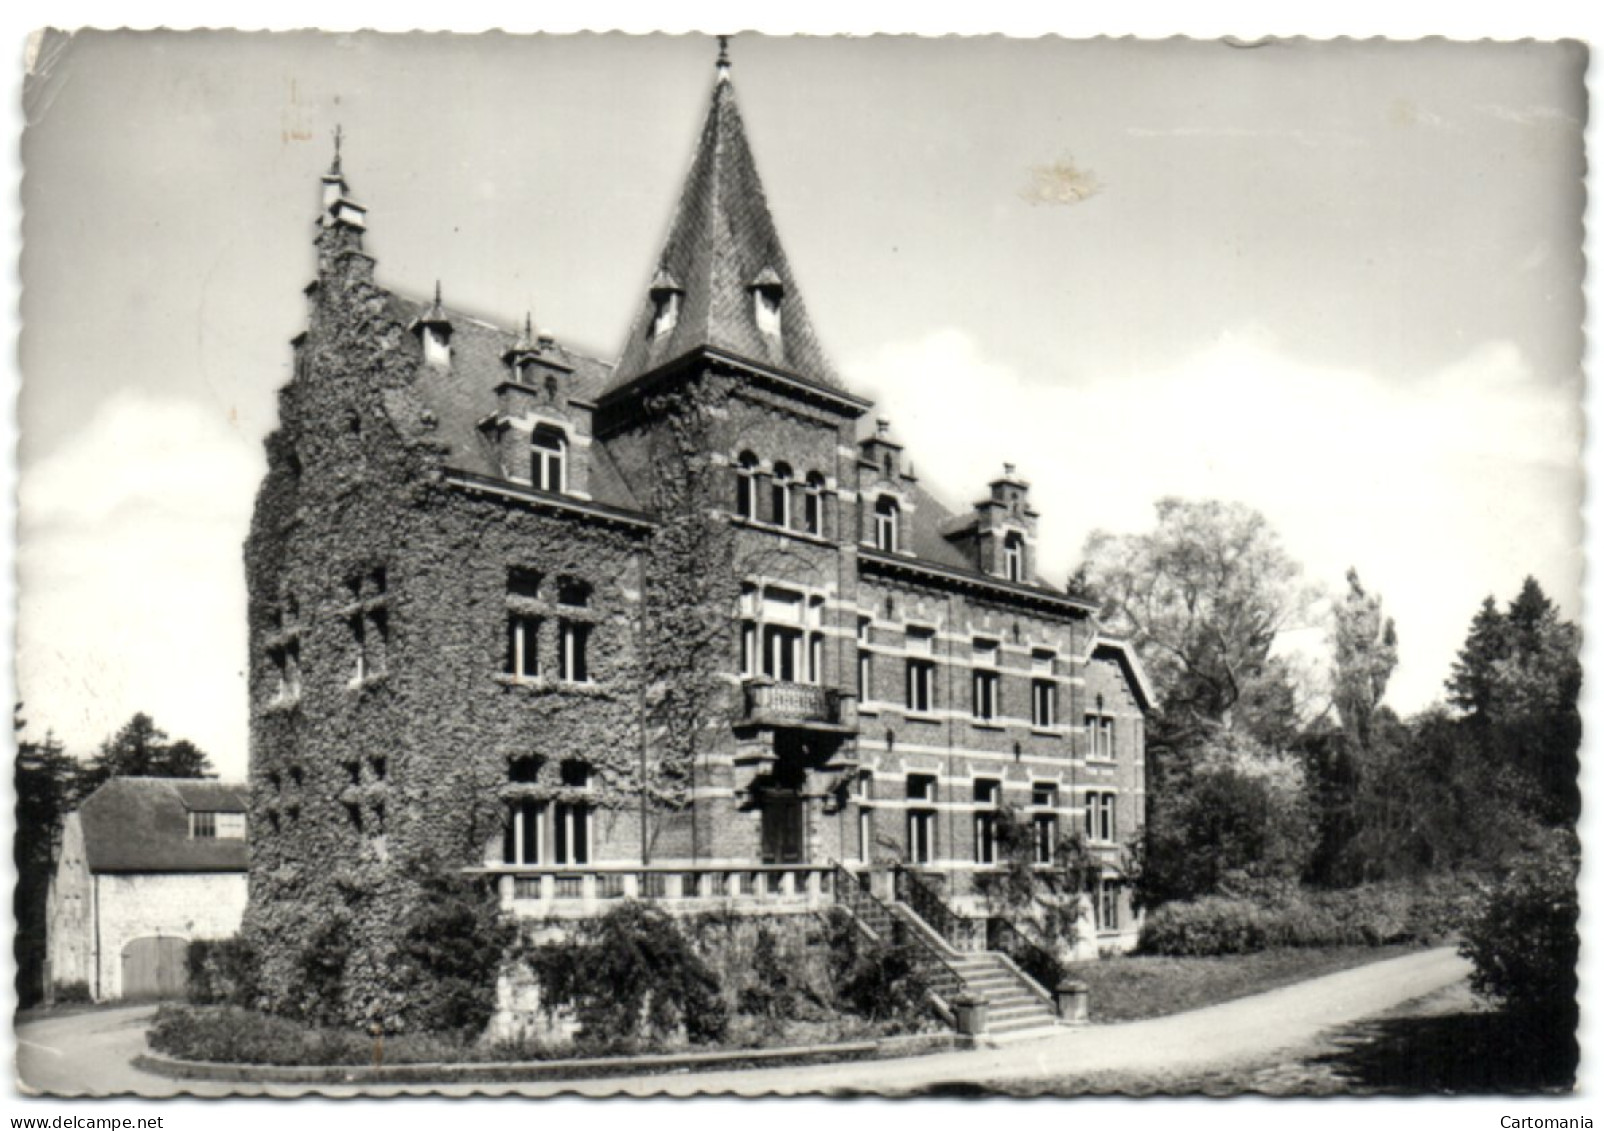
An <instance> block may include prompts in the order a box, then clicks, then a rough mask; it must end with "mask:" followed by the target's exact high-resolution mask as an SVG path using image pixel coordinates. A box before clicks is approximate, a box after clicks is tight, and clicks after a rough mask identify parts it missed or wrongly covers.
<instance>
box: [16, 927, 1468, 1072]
mask: <svg viewBox="0 0 1604 1131" xmlns="http://www.w3.org/2000/svg"><path fill="white" fill-rule="evenodd" d="M1469 970H1470V965H1469V963H1468V962H1466V961H1465V960H1464V959H1463V958H1460V957H1459V956H1458V955H1457V954H1456V953H1455V952H1454V951H1453V950H1452V949H1450V948H1446V947H1445V948H1438V949H1435V950H1426V951H1421V952H1419V953H1416V954H1409V955H1405V956H1404V957H1402V958H1394V959H1389V960H1387V961H1384V962H1375V963H1371V964H1369V965H1366V966H1358V967H1354V968H1353V969H1351V970H1343V971H1339V972H1338V973H1335V974H1327V975H1325V976H1324V977H1320V978H1315V979H1312V980H1310V981H1307V982H1300V983H1298V984H1296V985H1292V986H1284V987H1282V988H1281V989H1278V990H1271V991H1269V992H1268V993H1263V994H1255V995H1253V996H1252V997H1246V998H1240V999H1238V1000H1237V1001H1232V1002H1227V1003H1225V1004H1224V1005H1215V1006H1210V1007H1208V1008H1206V1009H1198V1010H1193V1011H1192V1012H1190V1013H1180V1014H1175V1015H1173V1016H1170V1017H1158V1018H1154V1019H1152V1020H1149V1021H1133V1022H1128V1023H1125V1024H1121V1025H1099V1026H1095V1027H1088V1028H1083V1029H1068V1030H1064V1031H1062V1032H1060V1033H1057V1034H1054V1035H1052V1036H1050V1037H1045V1038H1042V1039H1039V1040H1034V1041H1022V1042H1020V1043H1018V1044H1012V1045H1005V1046H1003V1047H1001V1048H997V1049H977V1050H974V1051H970V1052H952V1053H940V1054H938V1055H935V1056H924V1057H910V1058H907V1059H903V1060H881V1061H861V1062H854V1063H850V1064H829V1065H813V1066H809V1067H804V1068H765V1069H753V1070H746V1071H732V1072H703V1073H696V1074H681V1075H661V1076H638V1077H614V1078H611V1079H606V1080H597V1081H591V1082H585V1081H565V1082H552V1083H531V1084H488V1085H469V1084H454V1085H447V1086H433V1087H430V1086H425V1085H417V1086H388V1087H371V1088H359V1087H352V1086H333V1087H323V1088H312V1087H305V1086H302V1085H276V1084H275V1085H227V1084H210V1083H191V1084H185V1083H183V1082H181V1081H174V1080H168V1079H165V1078H164V1077H160V1076H153V1075H150V1074H148V1073H143V1072H139V1071H137V1070H136V1069H134V1068H133V1067H132V1066H131V1065H130V1064H129V1061H130V1060H131V1059H132V1058H133V1057H134V1056H136V1055H138V1054H139V1053H140V1052H143V1051H144V1028H145V1025H146V1024H147V1023H148V1021H149V1018H150V1014H151V1012H152V1011H151V1009H150V1008H149V1007H146V1008H143V1009H141V1008H131V1009H121V1010H111V1011H106V1012H97V1013H83V1014H78V1015H75V1016H72V1017H62V1018H55V1019H51V1020H45V1021H35V1022H29V1023H26V1024H24V1025H22V1026H20V1027H19V1030H18V1056H17V1060H18V1071H19V1076H20V1077H21V1080H22V1083H23V1086H24V1087H26V1088H31V1089H33V1090H38V1091H46V1092H50V1093H53V1094H58V1095H85V1094H92V1095H107V1094H119V1093H122V1094H126V1093H134V1094H137V1095H147V1096H156V1095H173V1094H177V1093H183V1092H189V1093H191V1094H196V1095H224V1094H235V1095H278V1096H289V1095H302V1094H305V1093H308V1092H322V1093H324V1094H327V1095H352V1094H368V1095H394V1094H400V1093H422V1092H437V1093H440V1094H445V1095H469V1094H474V1093H479V1094H487V1095H500V1094H507V1093H517V1094H521V1095H551V1094H553V1093H558V1092H577V1093H582V1094H585V1095H606V1094H615V1093H620V1092H622V1093H628V1094H635V1095H651V1094H666V1095H676V1096H684V1095H695V1094H704V1095H705V1094H708V1093H719V1092H743V1093H746V1094H754V1093H774V1094H780V1095H796V1094H817V1093H828V1092H881V1093H894V1092H900V1091H908V1090H913V1089H923V1088H929V1087H932V1086H940V1085H944V1084H955V1083H967V1084H986V1083H990V1082H995V1081H1001V1080H1008V1081H1029V1080H1032V1079H1046V1078H1052V1077H1061V1076H1064V1075H1066V1074H1069V1075H1073V1074H1076V1073H1080V1072H1086V1073H1092V1072H1109V1071H1120V1072H1134V1073H1141V1072H1144V1071H1154V1072H1166V1073H1175V1072H1182V1071H1199V1070H1206V1069H1213V1068H1220V1067H1225V1066H1227V1065H1231V1064H1238V1063H1243V1062H1247V1061H1255V1060H1262V1059H1264V1058H1266V1057H1270V1056H1274V1055H1276V1054H1277V1053H1279V1052H1282V1051H1284V1050H1290V1049H1294V1048H1299V1047H1301V1046H1305V1045H1308V1044H1311V1043H1312V1042H1314V1041H1315V1040H1316V1039H1317V1038H1318V1036H1319V1034H1320V1033H1321V1031H1322V1030H1325V1029H1328V1028H1330V1027H1331V1026H1334V1025H1342V1024H1347V1023H1349V1022H1352V1021H1356V1020H1358V1019H1360V1018H1364V1017H1369V1016H1372V1015H1374V1014H1377V1013H1381V1012H1383V1011H1385V1010H1387V1009H1390V1008H1392V1007H1393V1006H1396V1005H1399V1004H1401V1003H1403V1002H1406V1001H1410V1000H1413V999H1415V998H1418V997H1424V996H1425V995H1427V994H1431V993H1435V992H1436V991H1438V990H1440V989H1442V988H1443V987H1445V986H1449V985H1452V984H1454V983H1455V982H1457V981H1460V980H1462V979H1463V978H1464V977H1465V976H1466V975H1467V974H1468V973H1469Z"/></svg>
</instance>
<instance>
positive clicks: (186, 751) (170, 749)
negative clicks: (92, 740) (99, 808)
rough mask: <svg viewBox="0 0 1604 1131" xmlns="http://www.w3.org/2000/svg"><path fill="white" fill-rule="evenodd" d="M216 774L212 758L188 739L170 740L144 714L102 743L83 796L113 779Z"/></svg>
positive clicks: (89, 767)
mask: <svg viewBox="0 0 1604 1131" xmlns="http://www.w3.org/2000/svg"><path fill="white" fill-rule="evenodd" d="M212 773H213V770H212V764H211V759H209V758H208V757H207V756H206V754H205V752H203V751H202V750H200V749H199V748H198V747H197V746H196V745H195V744H194V743H193V742H190V741H189V740H188V739H179V740H178V741H177V742H169V741H168V740H167V732H166V731H164V730H162V729H161V728H160V727H158V726H157V725H156V723H155V721H154V720H153V719H152V718H151V717H150V716H149V715H147V714H145V713H144V712H142V711H141V712H139V713H137V714H135V715H134V717H133V718H131V719H129V720H128V722H126V723H124V724H123V727H122V729H121V730H119V731H118V732H117V733H116V734H115V735H113V736H112V737H110V738H108V739H106V741H104V742H102V743H101V744H100V750H99V752H98V753H96V754H95V756H94V758H93V759H91V760H90V763H89V766H88V767H87V768H86V769H85V771H84V782H83V793H84V794H85V795H87V794H89V793H90V792H92V791H93V790H94V789H95V788H96V787H97V786H99V785H100V784H101V783H102V782H105V781H106V780H107V779H109V778H114V777H134V778H200V777H207V776H209V775H211V774H212Z"/></svg>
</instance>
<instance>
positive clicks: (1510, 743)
mask: <svg viewBox="0 0 1604 1131" xmlns="http://www.w3.org/2000/svg"><path fill="white" fill-rule="evenodd" d="M1580 651H1581V634H1580V633H1579V632H1578V631H1577V628H1576V626H1575V625H1574V624H1572V623H1570V622H1569V621H1564V620H1561V619H1560V616H1559V610H1558V609H1557V608H1556V607H1555V606H1554V603H1553V602H1552V601H1550V600H1549V599H1548V595H1547V594H1545V593H1544V592H1543V588H1542V586H1541V585H1539V584H1538V583H1537V581H1536V579H1535V578H1531V577H1528V578H1527V579H1526V581H1525V583H1524V584H1523V585H1522V586H1521V590H1520V593H1519V594H1517V595H1516V597H1515V599H1514V600H1513V601H1511V602H1510V603H1509V607H1508V610H1507V611H1506V612H1503V613H1500V612H1499V610H1498V606H1497V604H1496V603H1495V602H1494V601H1493V599H1492V598H1491V597H1489V598H1487V600H1486V601H1484V602H1483V603H1482V607H1481V610H1480V611H1479V612H1478V613H1477V614H1476V618H1475V620H1474V621H1472V622H1471V628H1470V634H1469V636H1468V637H1467V639H1466V641H1465V646H1464V647H1463V648H1462V649H1460V653H1459V660H1458V661H1457V662H1456V663H1455V664H1454V670H1453V675H1452V676H1451V677H1450V678H1449V680H1448V692H1449V697H1450V700H1451V701H1452V702H1453V704H1454V706H1456V707H1458V708H1459V709H1460V711H1462V712H1463V713H1464V719H1465V722H1466V725H1467V726H1468V727H1469V728H1470V730H1471V731H1472V733H1473V735H1474V736H1475V741H1477V742H1478V743H1479V744H1480V745H1481V747H1482V748H1483V752H1484V754H1486V755H1487V756H1489V757H1492V758H1494V759H1495V760H1498V761H1502V762H1503V763H1504V764H1506V765H1507V766H1508V767H1510V768H1511V769H1513V770H1515V771H1517V772H1519V773H1521V774H1524V775H1526V776H1527V777H1528V778H1529V779H1530V780H1531V781H1532V782H1533V783H1534V784H1535V786H1536V787H1537V790H1538V797H1539V804H1538V807H1537V815H1538V816H1540V817H1541V818H1542V819H1544V820H1547V821H1555V822H1567V821H1574V820H1575V819H1576V817H1577V815H1578V814H1579V813H1580V811H1581V794H1580V791H1579V789H1578V784H1577V775H1578V772H1579V769H1580V764H1579V762H1578V758H1577V755H1578V751H1579V749H1580V746H1581V735H1582V720H1581V714H1580V712H1579V710H1578V706H1577V700H1578V697H1579V696H1580V694H1581V686H1582V668H1581V658H1580Z"/></svg>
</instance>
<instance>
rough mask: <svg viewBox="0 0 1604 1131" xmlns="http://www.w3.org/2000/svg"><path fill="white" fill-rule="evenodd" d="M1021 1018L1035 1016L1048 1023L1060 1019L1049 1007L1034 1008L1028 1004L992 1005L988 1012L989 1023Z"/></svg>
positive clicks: (987, 1020) (1038, 1019)
mask: <svg viewBox="0 0 1604 1131" xmlns="http://www.w3.org/2000/svg"><path fill="white" fill-rule="evenodd" d="M1021 1018H1034V1019H1035V1020H1037V1021H1040V1022H1042V1023H1043V1024H1046V1023H1048V1022H1052V1021H1056V1020H1058V1017H1057V1015H1056V1014H1054V1013H1052V1012H1051V1011H1050V1010H1047V1009H1033V1008H1032V1007H1030V1006H1028V1005H1008V1006H995V1005H994V1006H992V1007H991V1009H990V1011H989V1012H988V1013H987V1014H986V1022H987V1024H988V1025H992V1024H998V1025H1000V1024H1002V1023H1003V1022H1004V1021H1018V1020H1020V1019H1021Z"/></svg>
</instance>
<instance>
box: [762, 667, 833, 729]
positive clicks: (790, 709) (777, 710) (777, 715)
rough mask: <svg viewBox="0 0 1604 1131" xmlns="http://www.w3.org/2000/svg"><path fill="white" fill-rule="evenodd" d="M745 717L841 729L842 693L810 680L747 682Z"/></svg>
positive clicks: (774, 723) (784, 724)
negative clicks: (804, 681)
mask: <svg viewBox="0 0 1604 1131" xmlns="http://www.w3.org/2000/svg"><path fill="white" fill-rule="evenodd" d="M746 720H747V722H749V723H760V724H765V725H769V726H811V727H816V728H823V729H843V728H841V693H840V692H839V691H837V690H836V689H835V688H833V687H820V686H818V685H817V684H813V683H787V682H783V681H777V680H768V679H760V680H754V681H753V682H751V683H748V684H747V685H746Z"/></svg>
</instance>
